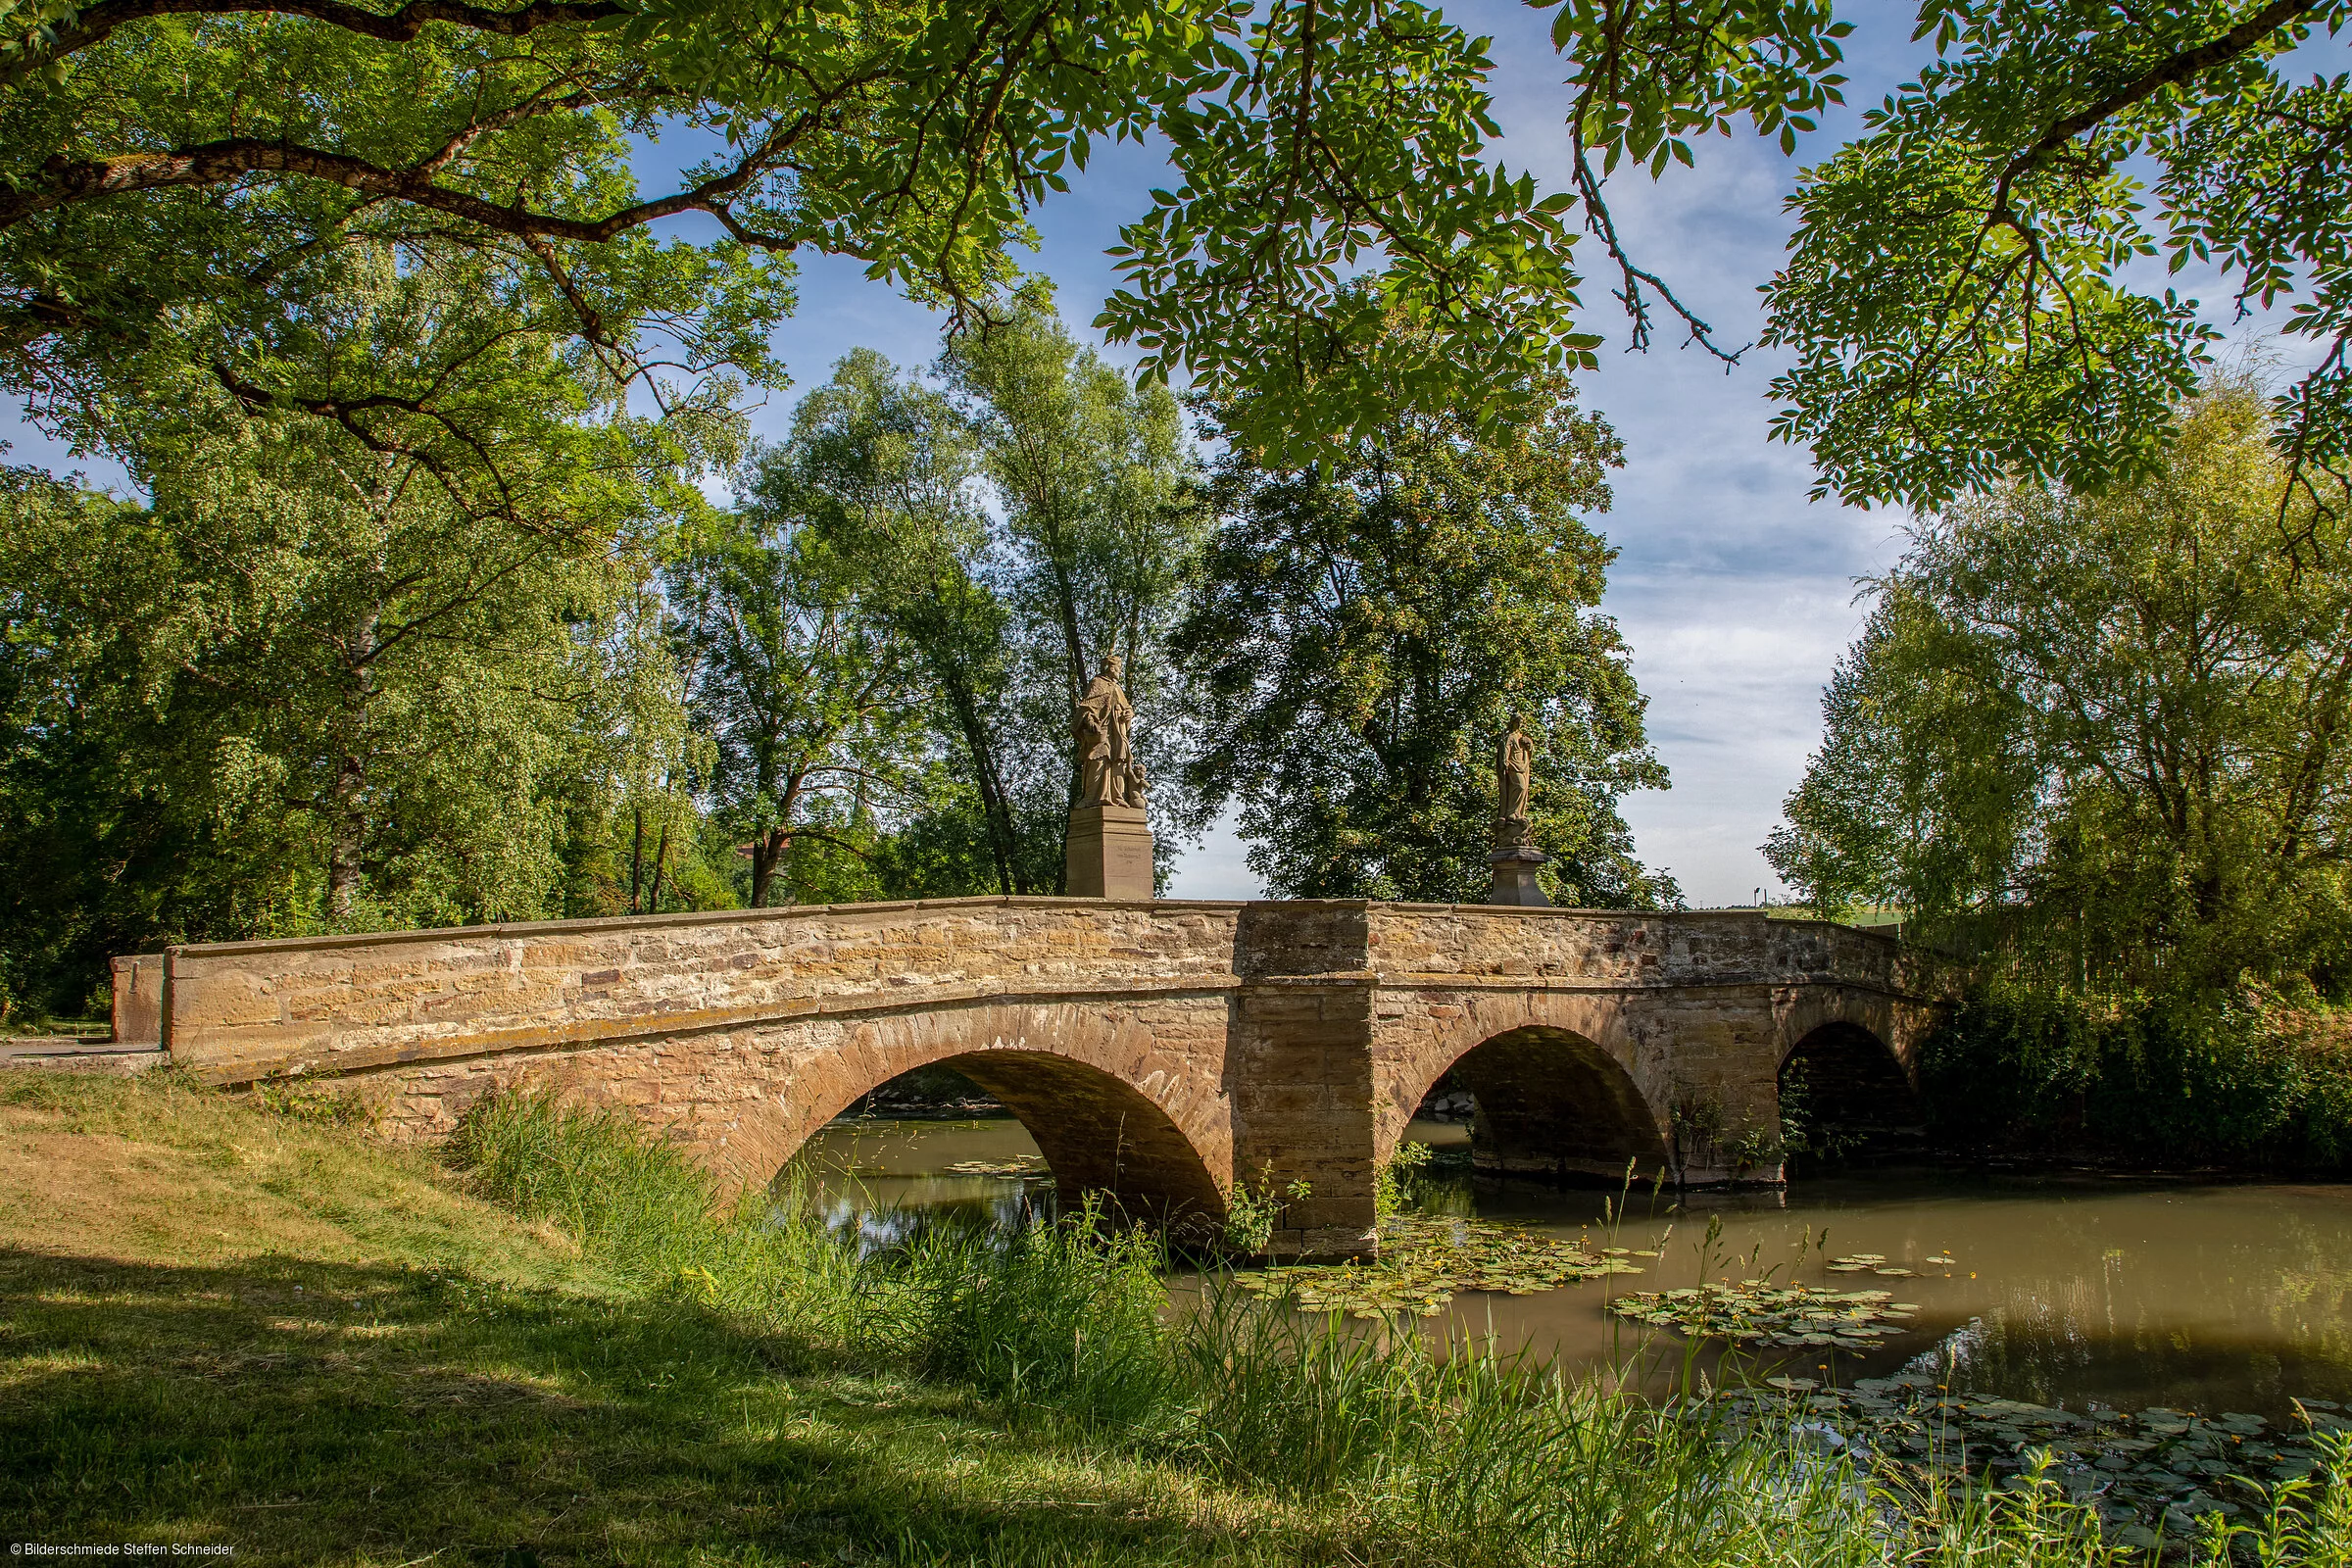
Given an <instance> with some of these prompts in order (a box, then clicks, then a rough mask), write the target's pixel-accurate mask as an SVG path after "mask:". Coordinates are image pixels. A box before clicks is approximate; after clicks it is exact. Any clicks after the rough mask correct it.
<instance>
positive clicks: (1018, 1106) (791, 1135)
mask: <svg viewBox="0 0 2352 1568" xmlns="http://www.w3.org/2000/svg"><path fill="white" fill-rule="evenodd" d="M824 1033H825V1035H826V1036H829V1038H819V1039H815V1040H809V1041H808V1042H807V1043H806V1044H805V1045H804V1046H803V1048H802V1049H801V1050H798V1051H792V1052H788V1053H784V1054H782V1057H783V1059H782V1060H780V1061H778V1062H777V1063H776V1064H775V1067H774V1070H772V1071H771V1072H770V1073H769V1074H768V1075H766V1076H767V1079H768V1081H767V1082H765V1083H764V1084H762V1085H761V1088H762V1090H763V1093H762V1095H761V1096H760V1102H759V1103H758V1104H757V1106H744V1107H742V1110H743V1111H744V1112H746V1113H745V1114H740V1115H739V1116H737V1117H736V1118H734V1119H733V1125H731V1126H730V1127H728V1128H727V1129H726V1131H725V1134H724V1135H723V1143H724V1145H725V1146H726V1149H727V1153H728V1155H729V1156H730V1157H729V1158H728V1159H727V1163H730V1164H735V1165H737V1166H738V1167H739V1168H740V1169H741V1171H742V1174H743V1176H744V1178H745V1179H746V1180H748V1181H751V1182H755V1183H764V1182H766V1181H768V1180H771V1179H772V1178H773V1177H774V1176H775V1174H776V1173H777V1172H778V1171H779V1170H781V1168H782V1167H783V1165H784V1163H785V1161H786V1160H787V1159H789V1158H790V1157H791V1156H792V1154H793V1153H794V1152H797V1151H798V1150H799V1149H800V1147H801V1145H802V1144H804V1143H806V1142H807V1141H808V1139H809V1136H810V1135H811V1134H813V1133H814V1132H815V1131H816V1130H817V1129H818V1128H820V1127H822V1126H824V1125H825V1123H827V1122H829V1121H831V1120H832V1119H833V1118H834V1117H835V1116H838V1115H840V1114H841V1113H842V1112H843V1111H845V1110H847V1109H849V1108H850V1106H852V1105H854V1104H855V1103H857V1102H858V1100H860V1099H861V1098H863V1097H864V1096H865V1095H867V1094H869V1093H871V1092H872V1091H873V1090H875V1089H878V1088H880V1087H881V1086H882V1085H883V1084H885V1083H888V1082H889V1081H890V1080H891V1079H893V1078H896V1077H898V1076H899V1075H900V1074H902V1073H906V1072H909V1071H911V1070H913V1069H914V1068H917V1067H927V1066H932V1065H940V1066H947V1067H953V1068H954V1069H955V1070H956V1071H957V1072H959V1073H961V1074H963V1075H964V1076H965V1077H967V1078H969V1079H971V1080H972V1082H974V1083H976V1084H978V1085H979V1086H980V1087H981V1088H982V1089H983V1090H985V1091H987V1092H988V1094H989V1095H991V1096H992V1097H993V1098H995V1099H996V1100H997V1101H999V1102H1000V1103H1003V1104H1004V1105H1005V1108H1006V1109H1007V1110H1010V1111H1011V1112H1012V1113H1013V1115H1014V1116H1016V1117H1018V1118H1019V1120H1020V1122H1021V1125H1022V1126H1023V1127H1024V1128H1026V1129H1027V1131H1028V1133H1029V1135H1030V1137H1032V1138H1033V1139H1035V1140H1036V1141H1037V1146H1038V1149H1039V1151H1040V1152H1042V1153H1043V1154H1044V1155H1045V1158H1046V1164H1047V1167H1048V1168H1049V1169H1050V1170H1051V1171H1052V1172H1053V1173H1054V1183H1055V1186H1056V1188H1057V1189H1058V1191H1059V1194H1060V1197H1061V1199H1062V1201H1063V1202H1064V1203H1065V1204H1074V1203H1075V1202H1077V1201H1079V1199H1080V1198H1081V1197H1082V1196H1084V1195H1085V1194H1087V1193H1100V1194H1103V1196H1105V1197H1106V1198H1108V1199H1109V1200H1110V1201H1112V1202H1113V1203H1114V1204H1115V1205H1116V1207H1117V1208H1118V1209H1119V1211H1120V1212H1122V1213H1124V1214H1126V1215H1129V1216H1131V1217H1133V1218H1137V1219H1145V1220H1150V1221H1152V1222H1154V1223H1164V1224H1169V1225H1173V1226H1176V1227H1178V1228H1191V1229H1198V1228H1200V1227H1201V1226H1202V1225H1204V1224H1205V1225H1214V1224H1216V1223H1217V1222H1219V1221H1220V1220H1221V1219H1222V1217H1223V1215H1224V1212H1225V1186H1226V1183H1227V1182H1228V1181H1230V1179H1231V1166H1232V1127H1231V1115H1230V1111H1229V1109H1228V1108H1227V1105H1226V1103H1225V1100H1224V1097H1223V1095H1222V1094H1221V1093H1219V1092H1217V1089H1216V1086H1215V1084H1214V1082H1213V1080H1211V1081H1208V1082H1206V1083H1204V1082H1203V1080H1202V1075H1201V1074H1200V1073H1199V1072H1198V1071H1196V1070H1193V1067H1192V1064H1190V1063H1188V1062H1185V1061H1183V1060H1180V1059H1170V1054H1169V1053H1168V1052H1166V1051H1165V1050H1164V1048H1163V1047H1162V1044H1161V1042H1160V1041H1159V1039H1158V1038H1157V1035H1156V1033H1155V1031H1154V1030H1153V1029H1152V1027H1151V1026H1150V1024H1149V1023H1147V1022H1146V1021H1145V1020H1142V1019H1139V1018H1138V1017H1137V1016H1136V1015H1135V1013H1134V1012H1133V1011H1132V1010H1130V1009H1124V1008H1120V1007H1117V1006H1109V1005H1103V1004H1102V1003H1067V1004H1043V1005H1037V1004H1032V1005H981V1006H971V1007H962V1008H947V1009H937V1010H924V1011H920V1012H907V1013H901V1014H895V1015H888V1016H884V1017H879V1018H867V1019H863V1020H858V1021H856V1022H850V1023H845V1024H844V1025H842V1026H841V1027H840V1028H839V1029H838V1030H832V1031H825V1032H824Z"/></svg>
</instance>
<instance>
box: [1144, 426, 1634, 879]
mask: <svg viewBox="0 0 2352 1568" xmlns="http://www.w3.org/2000/svg"><path fill="white" fill-rule="evenodd" d="M1529 395H1530V396H1531V397H1545V398H1548V399H1549V404H1548V414H1547V417H1545V418H1544V420H1543V421H1542V422H1541V423H1538V424H1536V425H1534V426H1533V427H1532V428H1529V429H1525V430H1522V431H1521V432H1520V433H1518V434H1517V435H1515V436H1512V437H1508V438H1495V439H1481V438H1480V437H1479V436H1478V435H1477V434H1476V433H1475V432H1474V430H1473V428H1472V427H1471V426H1470V424H1469V422H1468V421H1467V420H1447V419H1440V418H1419V419H1402V418H1399V419H1397V420H1394V421H1392V422H1391V423H1390V424H1389V425H1387V426H1386V427H1385V428H1384V429H1383V430H1382V431H1381V432H1380V433H1379V435H1378V436H1377V437H1375V438H1373V439H1368V440H1365V441H1362V442H1359V443H1357V444H1355V445H1354V446H1352V447H1351V448H1350V449H1349V450H1348V452H1347V453H1346V454H1345V455H1344V456H1343V457H1342V458H1340V459H1339V460H1336V461H1333V462H1330V463H1327V464H1325V465H1322V466H1318V467H1315V468H1302V469H1275V468H1269V467H1264V466H1259V465H1257V464H1255V463H1252V462H1251V461H1250V460H1249V459H1248V458H1247V457H1246V456H1242V455H1240V454H1236V455H1234V456H1233V457H1231V458H1230V459H1229V460H1228V461H1227V462H1226V463H1225V464H1224V465H1223V466H1222V467H1221V469H1220V471H1219V473H1218V477H1217V482H1216V486H1215V496H1216V500H1217V503H1218V508H1219V511H1220V513H1221V514H1222V515H1223V517H1224V519H1225V520H1224V522H1223V524H1222V526H1221V527H1220V529H1219V532H1218V534H1217V536H1216V538H1215V540H1214V541H1213V542H1212V544H1211V545H1210V548H1209V552H1208V557H1207V561H1206V564H1205V572H1204V577H1205V580H1204V582H1203V585H1202V589H1201V596H1200V599H1199V601H1198V603H1197V604H1196V605H1195V607H1194V608H1193V610H1192V611H1191V613H1189V614H1188V615H1187V616H1186V618H1185V620H1184V623H1183V625H1182V626H1181V627H1180V629H1179V630H1178V632H1177V636H1176V647H1177V650H1178V653H1179V656H1180V657H1181V658H1182V659H1184V660H1185V661H1186V662H1187V663H1188V665H1189V667H1190V668H1191V669H1192V670H1193V671H1194V673H1195V677H1196V678H1197V679H1198V680H1199V681H1200V682H1201V687H1202V694H1203V699H1204V704H1205V711H1204V714H1203V718H1204V722H1203V725H1202V733H1203V735H1204V736H1205V744H1204V745H1203V747H1202V748H1201V751H1200V752H1199V754H1198V755H1197V756H1196V757H1195V758H1194V760H1192V761H1191V763H1190V764H1189V766H1188V772H1189V773H1190V775H1191V777H1192V779H1193V780H1194V782H1195V784H1196V785H1197V786H1198V787H1199V788H1200V789H1201V791H1202V792H1203V793H1202V798H1203V801H1204V803H1208V804H1210V805H1214V804H1219V803H1222V802H1225V801H1228V800H1232V801H1238V802H1239V804H1240V806H1241V809H1242V810H1241V820H1242V830H1243V833H1244V836H1245V837H1248V838H1250V840H1252V841H1253V843H1254V846H1255V847H1254V848H1253V849H1252V850H1251V851H1250V867H1251V869H1253V870H1255V871H1256V872H1257V873H1258V874H1259V875H1260V876H1262V877H1264V878H1265V879H1266V883H1267V886H1268V889H1269V891H1270V892H1271V893H1272V894H1273V895H1274V896H1275V897H1281V898H1385V899H1410V900H1431V901H1438V902H1454V901H1465V902H1478V901H1481V900H1483V899H1484V898H1485V897H1486V895H1487V892H1488V890H1489V886H1490V880H1491V874H1492V868H1491V866H1490V864H1489V860H1488V856H1489V854H1490V852H1491V851H1492V849H1493V824H1494V818H1495V793H1494V791H1495V768H1494V748H1495V743H1496V741H1497V740H1498V739H1499V737H1500V736H1501V734H1502V733H1503V731H1504V730H1505V729H1507V728H1508V727H1509V718H1510V714H1511V712H1512V711H1514V709H1517V710H1519V711H1524V713H1525V714H1526V715H1527V719H1528V727H1529V730H1530V732H1531V733H1533V734H1535V735H1536V736H1537V738H1538V751H1537V755H1536V763H1535V778H1536V784H1535V836H1536V842H1537V843H1538V844H1539V845H1540V846H1541V847H1542V848H1544V850H1546V851H1549V852H1550V853H1551V854H1553V855H1554V856H1555V857H1557V858H1558V859H1557V862H1556V863H1555V865H1554V866H1552V867H1549V868H1547V871H1546V874H1547V875H1549V876H1554V877H1556V878H1557V880H1556V881H1554V882H1553V883H1552V884H1551V886H1552V888H1553V890H1554V894H1555V896H1556V897H1557V898H1559V899H1561V900H1562V901H1564V902H1573V903H1580V904H1591V905H1603V904H1610V905H1614V904H1641V903H1647V902H1651V901H1659V900H1663V901H1668V902H1671V900H1672V899H1673V897H1674V890H1673V885H1672V883H1671V882H1670V881H1668V880H1667V879H1665V878H1663V877H1660V876H1657V875H1656V874H1654V873H1651V872H1648V871H1646V870H1645V869H1644V868H1643V867H1642V866H1641V865H1640V863H1639V862H1637V861H1636V860H1635V859H1634V858H1633V856H1632V854H1631V842H1630V840H1631V835H1630V833H1629V831H1628V830H1627V829H1626V827H1625V825H1624V823H1623V821H1622V820H1621V819H1620V818H1619V817H1618V815H1617V811H1616V801H1617V798H1618V797H1619V796H1620V795H1621V794H1623V793H1624V792H1625V791H1626V790H1629V789H1634V788H1641V787H1644V786H1649V787H1655V786H1657V785H1660V784H1662V783H1663V782H1664V770H1663V769H1662V768H1661V767H1660V766H1659V765H1658V763H1657V760H1656V759H1655V758H1654V757H1653V756H1652V755H1651V754H1650V752H1649V750H1648V747H1647V745H1646V743H1645V742H1644V740H1643V737H1642V707H1643V703H1642V696H1641V694H1640V692H1639V691H1638V690H1637V689H1636V687H1635V685H1634V681H1633V677H1632V674H1631V673H1630V671H1629V670H1628V669H1627V668H1626V665H1625V662H1624V651H1623V644H1622V642H1621V640H1620V639H1619V637H1618V635H1617V630H1616V626H1615V625H1614V623H1613V622H1611V621H1610V620H1609V619H1608V618H1607V617H1605V616H1601V615H1597V614H1593V613H1591V607H1592V606H1593V605H1595V604H1597V603H1598V602H1599V600H1600V596H1601V591H1602V586H1603V578H1604V573H1605V571H1606V568H1607V564H1608V562H1609V559H1610V552H1609V551H1608V550H1607V548H1606V547H1605V546H1604V545H1603V544H1602V543H1601V542H1600V540H1599V539H1598V538H1596V537H1595V536H1594V535H1593V532H1592V531H1591V530H1590V529H1589V528H1588V527H1587V526H1586V525H1585V523H1584V522H1583V520H1582V519H1581V518H1580V517H1579V515H1578V512H1579V511H1580V510H1581V509H1585V508H1595V509H1597V508H1599V507H1602V506H1605V505H1606V503H1607V499H1608V492H1607V489H1606V487H1605V486H1604V484H1603V483H1602V475H1603V473H1604V472H1605V470H1606V468H1607V466H1609V465H1611V464H1613V463H1614V462H1615V461H1616V458H1617V446H1616V439H1615V437H1614V436H1613V435H1611V434H1610V433H1609V431H1608V429H1607V427H1606V426H1605V425H1603V424H1602V423H1601V422H1600V421H1599V420H1598V419H1596V418H1593V417H1591V416H1587V415H1583V414H1580V413H1578V412H1576V411H1575V410H1574V409H1573V408H1572V407H1571V406H1570V405H1569V404H1568V403H1567V402H1566V400H1565V397H1564V395H1563V389H1562V388H1561V387H1560V385H1559V384H1558V383H1556V382H1553V383H1544V384H1542V385H1539V386H1537V387H1534V388H1530V389H1529Z"/></svg>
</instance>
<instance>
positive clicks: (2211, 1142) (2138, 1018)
mask: <svg viewBox="0 0 2352 1568" xmlns="http://www.w3.org/2000/svg"><path fill="white" fill-rule="evenodd" d="M1920 1078H1921V1090H1922V1095H1923V1099H1924V1100H1925V1102H1926V1108H1927V1112H1928V1118H1929V1124H1930V1130H1931V1132H1932V1133H1933V1134H1934V1136H1935V1137H1936V1141H1937V1142H1939V1143H1942V1144H1944V1145H1946V1146H1951V1147H1966V1148H2003V1149H2017V1150H2034V1151H2044V1150H2046V1151H2053V1152H2056V1151H2063V1152H2092V1153H2107V1154H2114V1155H2119V1156H2122V1157H2126V1158H2131V1159H2137V1160H2145V1161H2150V1162H2161V1163H2180V1162H2194V1163H2204V1162H2211V1163H2224V1164H2232V1165H2243V1166H2248V1167H2254V1168H2270V1169H2288V1170H2297V1171H2307V1172H2315V1173H2319V1172H2343V1171H2346V1170H2352V1017H2348V1016H2347V1015H2346V1014H2344V1013H2342V1012H2339V1011H2337V1010H2334V1009H2330V1008H2327V1007H2324V1006H2321V1005H2316V1004H2298V1003H2295V1002H2292V1001H2290V1000H2287V999H2283V998H2280V997H2278V996H2277V995H2274V994H2268V993H2262V992H2253V991H2248V992H2243V993H2238V994H2234V995H2230V996H2226V997H2221V998H2184V997H2168V996H2131V997H2126V998H2121V999H2116V1000H2112V1001H2105V1002H2092V1001H2087V1000H2083V999H2081V998H2077V997H2071V996H2064V995H2058V994H2055V993H2051V992H2048V991H2043V990H2037V989H2034V988H2032V987H2028V986H2025V985H2022V984H2019V983H2016V982H2005V983H1996V984H1991V985H1986V986H1984V987H1981V988H1980V989H1979V990H1977V991H1976V992H1974V993H1973V994H1972V995H1971V996H1970V997H1968V999H1967V1000H1966V1001H1964V1002H1963V1003H1962V1004H1961V1005H1960V1006H1959V1007H1957V1008H1956V1009H1954V1011H1953V1013H1952V1015H1951V1016H1950V1017H1949V1018H1948V1019H1947V1020H1946V1021H1945V1023H1944V1024H1943V1026H1942V1027H1941V1028H1940V1029H1938V1030H1937V1031H1936V1034H1934V1035H1933V1036H1932V1037H1930V1039H1929V1040H1928V1041H1927V1043H1926V1045H1925V1047H1924V1049H1923V1051H1922V1053H1921V1058H1920Z"/></svg>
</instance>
